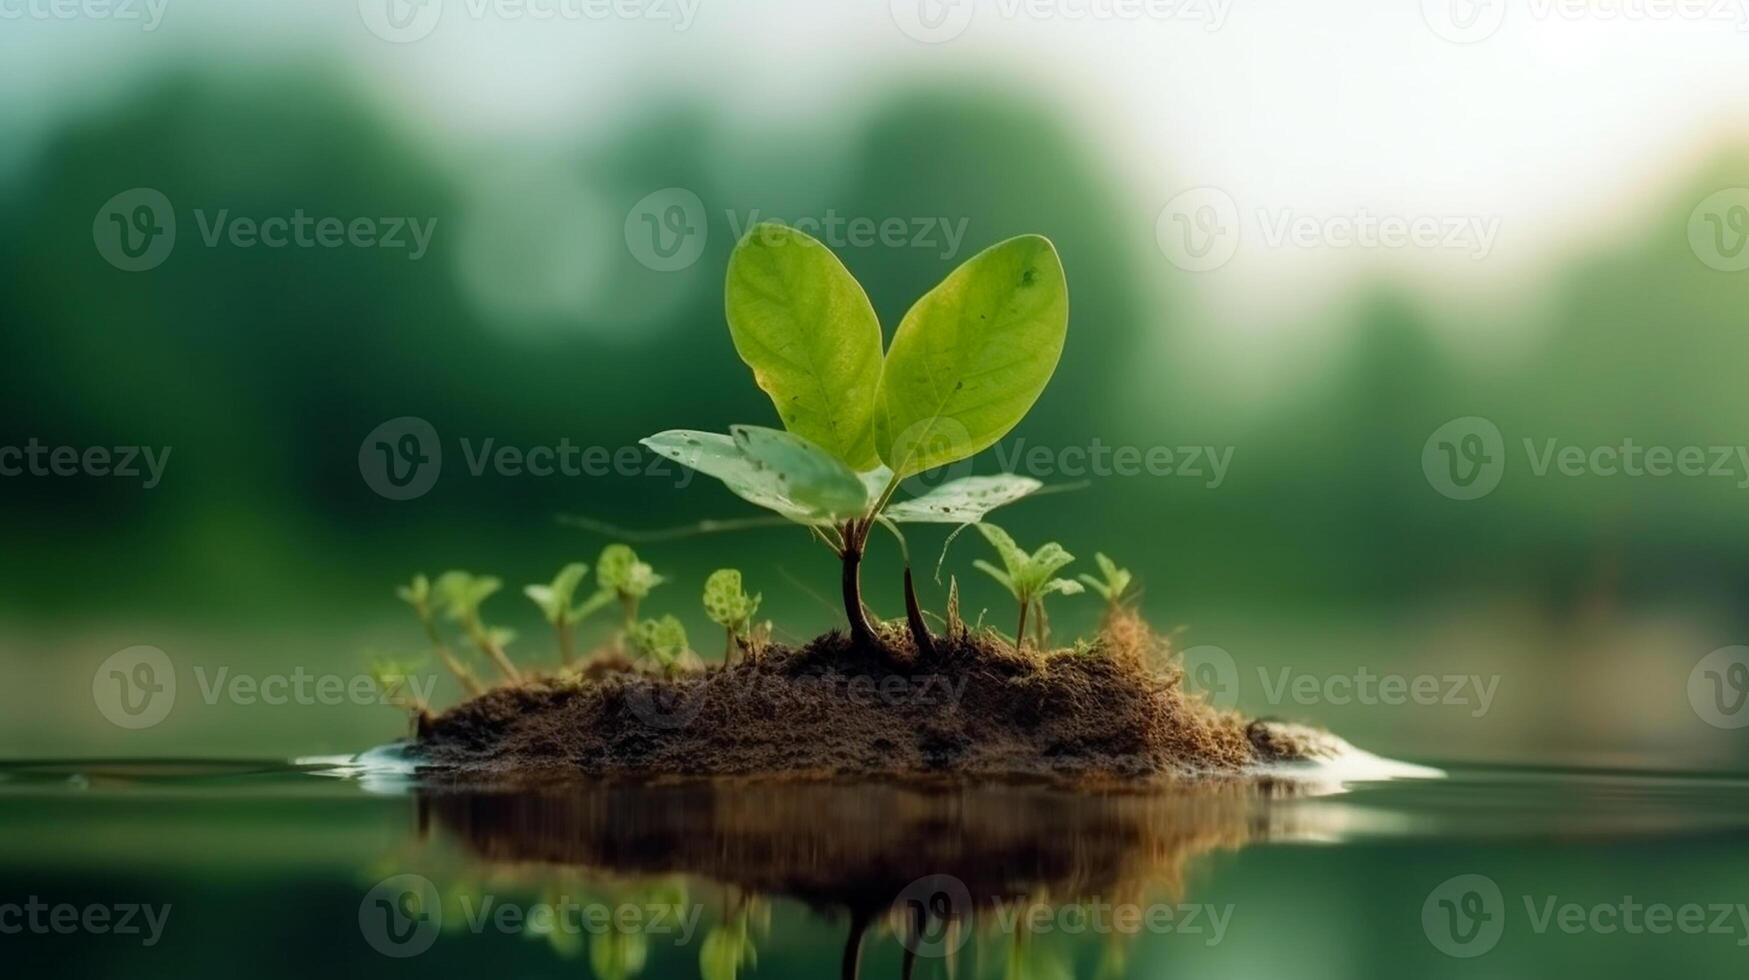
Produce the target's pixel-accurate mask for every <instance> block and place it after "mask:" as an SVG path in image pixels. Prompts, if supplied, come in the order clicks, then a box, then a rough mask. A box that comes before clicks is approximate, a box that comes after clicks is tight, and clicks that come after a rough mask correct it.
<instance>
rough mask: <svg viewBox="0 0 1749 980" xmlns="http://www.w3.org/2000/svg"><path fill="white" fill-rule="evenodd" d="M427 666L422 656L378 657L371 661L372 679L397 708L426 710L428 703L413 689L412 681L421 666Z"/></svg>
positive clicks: (387, 699)
mask: <svg viewBox="0 0 1749 980" xmlns="http://www.w3.org/2000/svg"><path fill="white" fill-rule="evenodd" d="M423 666H425V661H424V660H423V659H421V658H405V659H391V658H385V657H378V658H375V659H373V660H371V662H370V679H371V681H372V682H373V683H375V684H376V686H377V690H378V691H380V692H382V696H383V700H385V701H387V702H388V703H389V704H391V705H394V706H395V707H397V708H405V709H406V710H408V711H411V712H413V713H414V714H419V713H422V712H424V711H425V710H426V709H427V707H428V705H426V703H425V699H424V698H421V697H420V696H419V695H418V693H417V692H416V691H415V690H414V689H413V685H412V684H411V683H410V682H411V681H412V679H413V677H414V675H415V674H416V673H417V672H418V670H419V668H421V667H423Z"/></svg>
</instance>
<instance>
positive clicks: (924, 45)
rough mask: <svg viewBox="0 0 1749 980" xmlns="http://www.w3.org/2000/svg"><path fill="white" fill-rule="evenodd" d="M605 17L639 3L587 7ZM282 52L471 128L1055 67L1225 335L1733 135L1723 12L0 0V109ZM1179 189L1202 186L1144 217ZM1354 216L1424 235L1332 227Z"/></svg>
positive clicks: (1661, 180) (1655, 198)
mask: <svg viewBox="0 0 1749 980" xmlns="http://www.w3.org/2000/svg"><path fill="white" fill-rule="evenodd" d="M614 4H618V5H620V6H621V8H624V9H631V10H634V11H636V12H638V13H639V16H638V17H636V18H633V19H603V18H601V16H600V14H601V12H602V11H603V10H607V9H612V5H614ZM55 5H61V6H59V7H57V6H55ZM112 6H113V7H114V8H115V9H116V11H117V13H116V14H111V15H108V16H86V17H80V18H75V19H62V18H61V17H59V16H57V15H55V14H54V13H52V11H53V10H56V9H59V10H75V11H77V10H108V9H110V8H111V7H112ZM121 10H131V12H132V13H133V14H134V15H135V16H136V17H137V18H139V19H127V20H123V19H117V17H119V12H120V11H121ZM555 10H557V11H559V12H560V14H561V15H560V16H553V17H545V18H537V17H535V16H533V14H534V12H536V11H543V12H545V11H555ZM45 11H48V13H45ZM564 14H570V16H564ZM432 18H435V19H432ZM154 19H156V22H157V26H156V29H154V30H150V31H147V30H143V29H142V27H143V25H144V23H146V22H150V21H152V20H154ZM397 25H400V26H397ZM372 26H374V27H375V28H376V29H377V31H379V32H381V33H386V34H389V35H393V36H399V37H403V38H406V37H411V38H412V39H411V40H406V41H405V42H404V43H392V42H391V41H388V40H384V39H383V38H382V37H380V36H378V34H377V33H373V31H372V29H371V28H372ZM908 32H909V33H908ZM1448 38H1455V39H1457V40H1453V39H1448ZM925 39H932V40H925ZM1459 40H1468V42H1469V43H1458V41H1459ZM307 52H321V53H327V54H330V55H332V56H335V57H338V58H341V59H345V60H347V61H350V62H351V63H353V64H354V65H356V67H357V69H358V70H359V71H360V72H361V73H362V74H364V75H365V76H366V77H369V78H373V79H375V80H377V82H378V83H379V84H380V86H381V91H380V95H381V97H382V98H384V99H385V100H386V101H389V102H399V103H402V104H404V105H405V106H406V107H407V109H408V110H409V112H410V114H411V115H412V116H413V117H414V118H421V119H424V120H426V121H427V122H428V124H429V126H430V127H431V129H432V130H433V132H434V134H436V135H439V136H449V137H454V138H456V139H459V140H462V141H464V142H466V143H468V144H471V145H476V146H490V145H492V144H493V143H495V142H499V141H506V140H508V141H512V142H513V143H516V144H521V143H537V144H538V142H539V140H540V137H541V134H542V133H545V132H551V131H556V128H557V127H558V126H559V124H561V123H564V124H570V123H574V122H575V121H576V120H577V119H579V118H589V117H591V116H600V115H608V116H614V115H620V114H627V113H636V112H637V111H639V109H640V107H641V106H644V105H647V104H648V102H647V101H646V100H647V99H649V98H650V96H651V94H652V93H656V92H662V91H668V92H674V93H684V94H686V95H689V96H691V97H694V98H697V99H703V100H706V101H719V102H722V103H723V105H722V110H721V111H722V112H723V113H725V114H728V115H730V116H737V115H738V116H740V117H743V118H744V120H745V123H746V124H747V125H761V124H774V123H777V122H780V121H783V120H788V119H792V118H794V117H795V116H796V114H798V113H801V114H807V113H811V112H814V111H824V110H826V109H827V108H829V107H833V106H835V105H839V104H840V103H841V102H842V101H843V100H846V99H850V100H854V99H857V98H859V97H860V94H861V93H865V92H867V91H869V90H870V89H871V88H873V87H874V86H875V85H876V84H877V83H878V79H880V78H881V77H883V76H885V75H886V74H887V73H889V72H896V71H906V72H915V71H927V70H930V69H939V70H940V71H942V72H946V73H948V74H949V75H950V76H951V75H954V74H959V75H965V76H967V77H977V76H981V75H989V74H992V73H993V74H994V77H1021V78H1027V79H1031V80H1032V81H1033V83H1034V84H1036V85H1037V86H1039V87H1040V88H1041V89H1048V88H1050V87H1052V86H1055V87H1057V88H1058V89H1059V90H1060V91H1061V93H1062V99H1063V101H1064V103H1065V105H1067V106H1069V107H1070V109H1071V112H1072V114H1073V116H1074V117H1075V118H1077V119H1079V120H1081V125H1082V126H1083V128H1084V130H1085V132H1086V133H1087V134H1088V136H1089V138H1093V139H1098V140H1101V141H1104V142H1105V144H1106V146H1105V150H1106V155H1107V158H1108V159H1109V160H1111V161H1112V164H1111V165H1112V168H1113V173H1114V178H1115V179H1117V180H1120V181H1122V182H1123V183H1124V184H1126V185H1127V187H1128V188H1129V192H1130V194H1131V196H1132V198H1133V200H1134V202H1135V220H1134V222H1133V229H1134V236H1135V241H1136V247H1137V248H1138V249H1141V250H1143V251H1144V252H1148V251H1149V250H1150V249H1151V250H1152V251H1151V253H1150V257H1152V256H1162V257H1169V256H1170V251H1171V250H1170V247H1168V246H1164V245H1162V243H1161V238H1160V236H1157V234H1156V232H1157V229H1156V224H1157V222H1158V223H1159V224H1160V226H1161V228H1162V229H1164V231H1162V232H1161V235H1165V236H1170V235H1175V234H1181V233H1183V232H1182V230H1180V229H1179V224H1183V226H1184V227H1185V228H1189V227H1193V226H1194V227H1202V228H1219V227H1225V225H1224V224H1223V222H1222V221H1220V220H1218V219H1221V218H1223V217H1224V218H1226V219H1227V221H1228V222H1230V221H1231V220H1232V219H1233V218H1235V217H1236V219H1237V227H1238V229H1239V232H1238V237H1237V239H1236V240H1235V239H1226V241H1229V242H1231V243H1232V244H1231V248H1230V251H1231V256H1230V259H1229V260H1228V261H1226V262H1225V263H1223V264H1221V265H1220V266H1219V267H1218V268H1215V269H1213V270H1211V271H1203V272H1197V273H1182V272H1181V270H1182V264H1181V265H1180V266H1179V267H1174V265H1173V264H1171V263H1170V261H1168V262H1167V263H1166V264H1163V265H1162V266H1161V270H1162V278H1169V279H1170V280H1171V281H1172V284H1173V287H1174V290H1175V292H1176V293H1179V294H1181V295H1182V294H1185V293H1186V292H1188V294H1189V295H1190V296H1191V297H1193V299H1192V302H1193V303H1195V304H1197V305H1199V306H1201V307H1202V308H1203V312H1204V313H1206V314H1209V316H1208V317H1206V319H1209V320H1219V321H1221V322H1222V323H1224V324H1226V326H1225V327H1224V328H1223V329H1224V330H1225V331H1226V332H1228V333H1229V334H1231V335H1234V336H1237V337H1240V338H1243V339H1246V340H1252V339H1255V337H1256V335H1258V334H1261V333H1267V332H1268V331H1269V330H1271V329H1277V328H1276V327H1272V326H1271V324H1280V323H1282V322H1283V320H1284V318H1283V315H1282V314H1283V311H1284V309H1285V308H1287V307H1291V308H1292V309H1293V310H1296V311H1306V310H1309V309H1314V308H1316V307H1317V306H1318V305H1319V304H1321V303H1324V302H1327V301H1328V300H1330V299H1332V298H1334V297H1335V296H1337V295H1339V294H1340V293H1341V292H1342V291H1343V290H1344V289H1347V288H1350V287H1352V285H1353V284H1354V283H1356V282H1359V281H1364V280H1365V279H1366V278H1368V277H1370V276H1371V275H1373V274H1374V273H1375V272H1376V271H1377V270H1380V269H1398V270H1403V269H1412V270H1415V271H1418V272H1422V273H1426V275H1424V276H1423V277H1422V278H1423V281H1424V282H1426V283H1427V287H1428V288H1429V289H1430V290H1432V291H1435V292H1444V293H1448V294H1450V295H1451V298H1460V297H1465V296H1473V295H1474V294H1476V293H1478V292H1482V291H1486V292H1491V293H1493V294H1499V293H1504V292H1509V290H1504V289H1492V290H1490V288H1489V287H1501V286H1509V285H1512V284H1515V283H1520V282H1524V281H1534V277H1535V275H1536V274H1537V271H1538V269H1539V267H1541V266H1542V265H1543V264H1545V263H1547V262H1549V261H1550V260H1552V259H1555V258H1558V257H1559V256H1560V255H1561V254H1563V253H1564V252H1565V251H1567V250H1570V249H1573V248H1576V247H1579V246H1580V245H1581V244H1582V243H1583V242H1585V241H1586V240H1587V239H1589V238H1592V237H1594V236H1595V235H1597V234H1599V233H1603V234H1608V232H1609V231H1610V230H1611V229H1612V228H1615V227H1617V226H1618V225H1620V224H1621V223H1623V222H1625V221H1630V220H1632V219H1633V217H1634V216H1635V215H1643V214H1644V213H1645V212H1646V211H1647V210H1648V209H1650V208H1653V207H1655V206H1658V205H1662V204H1664V203H1666V202H1664V201H1663V200H1661V199H1660V197H1659V195H1662V194H1665V193H1668V192H1669V191H1670V190H1672V189H1673V188H1674V187H1675V184H1676V182H1677V181H1679V180H1680V179H1681V178H1682V176H1683V175H1685V174H1686V173H1689V172H1692V170H1693V169H1694V168H1695V167H1697V166H1698V165H1699V164H1700V162H1701V161H1702V160H1703V159H1704V158H1705V155H1706V152H1707V151H1708V149H1709V148H1711V147H1714V146H1718V145H1722V144H1724V143H1725V142H1727V141H1728V140H1730V139H1731V138H1733V137H1734V136H1735V137H1741V136H1742V135H1744V134H1745V133H1749V128H1746V123H1749V74H1746V71H1745V70H1746V68H1749V0H1606V2H1586V0H1320V2H1316V3H1308V2H1305V0H1059V2H1047V0H975V2H974V0H832V2H821V0H733V2H730V0H329V2H325V3H321V4H312V3H305V2H293V0H257V2H251V3H248V4H237V3H231V2H225V0H0V86H3V87H4V88H3V91H4V92H5V93H6V94H5V95H4V96H0V123H4V124H9V125H10V126H14V127H16V126H22V127H24V128H25V129H26V130H29V129H31V128H33V124H34V123H39V122H42V121H45V120H49V119H52V118H54V117H55V116H56V115H58V114H60V113H62V112H64V111H66V109H67V108H68V106H69V104H76V103H79V102H81V101H84V100H88V99H94V98H105V97H111V96H113V95H114V94H116V93H117V92H121V91H124V90H125V88H126V87H127V86H129V85H132V84H134V83H136V82H137V80H138V79H139V78H140V77H141V76H142V74H143V73H144V72H145V71H146V70H148V69H153V68H157V67H161V66H164V65H166V64H175V63H188V62H199V61H202V60H207V61H218V62H237V63H247V62H251V61H256V60H260V59H261V57H262V56H263V55H272V54H274V53H307ZM729 100H733V101H732V104H731V103H730V102H729ZM26 146H28V143H27V142H26V141H17V142H14V144H13V152H15V153H16V152H22V148H23V147H26ZM4 162H5V157H4V155H0V165H3V164H4ZM1199 187H1212V188H1216V189H1218V192H1219V194H1220V195H1224V198H1223V197H1220V196H1216V197H1213V198H1211V197H1209V196H1208V195H1207V194H1206V193H1205V194H1203V195H1202V196H1199V197H1193V198H1188V199H1180V200H1179V203H1178V205H1177V206H1181V207H1182V209H1183V211H1184V213H1183V215H1182V216H1181V217H1174V216H1173V215H1172V214H1168V215H1167V216H1166V217H1165V218H1162V216H1161V212H1162V209H1163V208H1164V207H1166V206H1167V204H1168V202H1170V201H1173V200H1174V198H1176V197H1177V196H1178V195H1179V194H1180V193H1181V192H1183V191H1186V190H1190V189H1193V188H1199ZM1228 201H1230V203H1231V208H1230V210H1228V211H1226V212H1225V213H1224V214H1223V213H1222V212H1221V210H1220V208H1219V207H1217V208H1216V209H1215V210H1213V211H1210V210H1207V208H1206V206H1207V205H1209V204H1210V203H1211V202H1213V203H1216V204H1222V203H1223V202H1228ZM1187 202H1188V203H1187ZM1211 216H1212V217H1211ZM1369 218H1371V219H1379V218H1394V219H1398V220H1399V221H1401V222H1403V223H1405V224H1410V223H1418V224H1417V227H1419V228H1420V229H1421V231H1422V232H1424V233H1436V234H1437V236H1438V238H1439V239H1440V241H1441V242H1442V244H1441V245H1439V246H1437V247H1422V248H1388V247H1366V246H1365V245H1352V244H1347V245H1344V244H1340V243H1343V242H1348V241H1350V240H1352V239H1354V238H1356V236H1362V235H1364V234H1365V229H1364V227H1362V225H1363V223H1364V222H1365V221H1366V220H1368V219H1369ZM1332 219H1336V220H1335V223H1331V220H1332ZM1211 220H1212V221H1213V222H1214V223H1213V224H1209V223H1207V222H1209V221H1211ZM1301 235H1310V236H1311V239H1310V240H1311V242H1312V244H1309V245H1307V244H1296V241H1297V240H1298V236H1301ZM1185 240H1186V241H1188V239H1185ZM1447 241H1450V242H1452V243H1453V244H1452V247H1446V245H1445V244H1444V243H1445V242H1447ZM1163 252H1164V253H1166V254H1165V255H1163ZM1478 255H1482V256H1483V258H1480V259H1478V258H1477V256H1478ZM1178 258H1180V259H1183V258H1184V257H1183V256H1182V255H1180V256H1178ZM1187 281H1188V287H1187V286H1186V282H1187Z"/></svg>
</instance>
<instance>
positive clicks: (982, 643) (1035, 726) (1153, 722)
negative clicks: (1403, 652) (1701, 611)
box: [416, 613, 1340, 783]
mask: <svg viewBox="0 0 1749 980" xmlns="http://www.w3.org/2000/svg"><path fill="white" fill-rule="evenodd" d="M877 630H878V631H879V635H878V638H877V639H878V644H877V646H875V647H870V646H867V645H859V644H856V643H854V642H853V641H852V640H851V639H850V637H848V636H847V635H845V634H843V633H839V632H832V633H827V634H825V635H822V636H820V637H818V638H816V639H815V640H813V641H812V642H810V643H808V644H807V645H805V646H802V647H799V648H798V647H787V646H782V645H778V644H767V645H765V646H764V648H763V649H759V650H757V651H751V652H746V653H743V654H742V655H741V656H740V657H738V658H737V660H736V662H735V663H734V664H732V665H730V666H727V667H710V668H706V669H703V670H696V671H691V672H686V673H681V674H678V675H674V676H662V675H658V674H653V673H648V672H644V671H640V670H637V669H635V668H634V667H633V665H631V664H630V663H629V662H627V661H625V660H624V659H623V658H621V657H616V656H613V655H611V654H606V655H601V656H598V657H597V658H595V659H594V660H593V661H592V662H591V663H590V664H589V665H588V666H586V667H585V668H584V669H582V670H580V671H576V672H572V673H562V674H560V675H557V676H553V677H545V678H540V679H535V680H527V681H524V682H522V683H519V684H513V685H507V686H503V687H499V688H497V689H494V690H491V691H488V692H486V693H484V694H481V695H479V696H477V697H475V698H473V699H472V700H469V701H466V702H463V703H462V704H460V705H457V706H456V707H454V708H451V709H449V710H447V711H444V712H442V713H440V714H437V715H424V716H421V718H420V719H419V723H418V736H417V741H416V751H417V753H418V756H419V759H420V762H421V764H422V765H424V766H426V767H428V768H431V769H434V770H437V771H448V772H451V773H455V774H458V775H468V776H479V777H483V778H504V777H510V778H518V777H533V778H538V777H545V776H554V775H586V776H600V777H634V778H664V777H677V776H680V777H685V776H733V777H779V778H803V779H821V778H840V777H898V778H919V777H921V778H929V777H976V778H1021V779H1026V778H1043V779H1051V780H1063V781H1072V782H1081V783H1085V782H1093V783H1097V782H1119V781H1122V782H1129V781H1134V780H1138V779H1147V778H1153V777H1182V776H1197V775H1207V774H1240V773H1244V772H1247V771H1249V770H1253V769H1255V768H1257V767H1259V766H1263V765H1266V764H1270V763H1277V762H1285V761H1296V760H1307V759H1312V758H1318V757H1321V756H1323V755H1325V754H1326V753H1327V752H1328V751H1330V749H1329V746H1331V745H1333V744H1340V743H1338V742H1336V740H1335V739H1334V738H1333V737H1331V736H1328V735H1325V734H1324V733H1321V732H1316V731H1313V730H1310V729H1304V728H1300V727H1298V726H1290V725H1278V724H1272V723H1266V722H1252V721H1248V720H1247V719H1245V718H1243V717H1241V716H1240V715H1238V714H1237V713H1234V712H1231V711H1224V710H1221V709H1219V708H1216V707H1214V706H1212V705H1210V704H1208V703H1207V702H1206V701H1204V700H1203V699H1202V698H1201V697H1200V696H1198V695H1197V694H1195V693H1193V692H1190V691H1187V690H1186V689H1185V687H1184V684H1183V672H1182V670H1181V669H1180V668H1179V666H1178V663H1177V661H1176V660H1174V659H1171V658H1170V657H1169V656H1168V654H1167V651H1166V649H1165V643H1164V641H1163V640H1161V639H1160V638H1158V637H1156V636H1155V635H1154V634H1153V633H1152V632H1151V631H1150V630H1149V629H1148V627H1147V625H1146V624H1145V623H1143V622H1142V621H1141V620H1140V619H1139V618H1138V617H1136V616H1134V615H1131V614H1127V613H1123V614H1119V615H1117V616H1115V617H1113V618H1112V619H1111V620H1110V621H1109V622H1108V623H1106V625H1105V626H1104V628H1103V629H1101V631H1100V633H1099V635H1098V636H1097V637H1096V638H1095V639H1094V640H1093V641H1092V642H1091V643H1089V644H1087V645H1085V646H1084V647H1083V648H1079V649H1074V650H1058V651H1053V652H1050V653H1046V654H1040V653H1037V652H1035V651H1032V650H1030V649H1028V650H1024V651H1016V650H1015V649H1014V647H1013V646H1012V645H1011V644H1009V643H1008V642H1007V641H1006V640H1005V639H1003V638H1001V637H998V636H996V635H995V634H993V633H991V632H988V631H982V632H977V631H968V630H964V629H960V630H955V631H951V632H950V633H949V634H948V635H946V636H942V637H937V638H935V640H934V643H933V644H932V645H933V650H931V651H929V653H928V654H927V655H919V654H917V653H916V652H915V650H914V648H913V647H912V646H911V644H910V642H909V640H908V639H907V637H906V636H905V634H904V632H903V631H902V630H896V629H895V630H888V629H881V628H879V627H877Z"/></svg>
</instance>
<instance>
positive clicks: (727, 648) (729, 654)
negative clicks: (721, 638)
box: [723, 626, 735, 667]
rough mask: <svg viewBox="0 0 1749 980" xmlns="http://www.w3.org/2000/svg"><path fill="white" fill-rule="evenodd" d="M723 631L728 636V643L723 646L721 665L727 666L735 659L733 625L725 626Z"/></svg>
mask: <svg viewBox="0 0 1749 980" xmlns="http://www.w3.org/2000/svg"><path fill="white" fill-rule="evenodd" d="M723 632H724V633H727V634H728V637H729V641H728V643H726V644H724V646H723V666H724V667H727V666H729V664H731V663H733V662H734V660H735V627H733V626H725V627H723Z"/></svg>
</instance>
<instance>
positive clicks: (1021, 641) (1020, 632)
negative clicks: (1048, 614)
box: [1014, 599, 1032, 653]
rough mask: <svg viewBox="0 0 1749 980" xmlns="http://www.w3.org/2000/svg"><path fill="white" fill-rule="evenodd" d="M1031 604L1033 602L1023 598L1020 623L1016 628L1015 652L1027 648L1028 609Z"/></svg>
mask: <svg viewBox="0 0 1749 980" xmlns="http://www.w3.org/2000/svg"><path fill="white" fill-rule="evenodd" d="M1031 605H1032V603H1030V602H1027V601H1026V600H1024V599H1023V600H1021V603H1020V625H1019V626H1016V627H1015V628H1014V652H1016V653H1019V652H1021V651H1022V650H1025V649H1026V610H1027V609H1028V608H1029V607H1030V606H1031Z"/></svg>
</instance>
